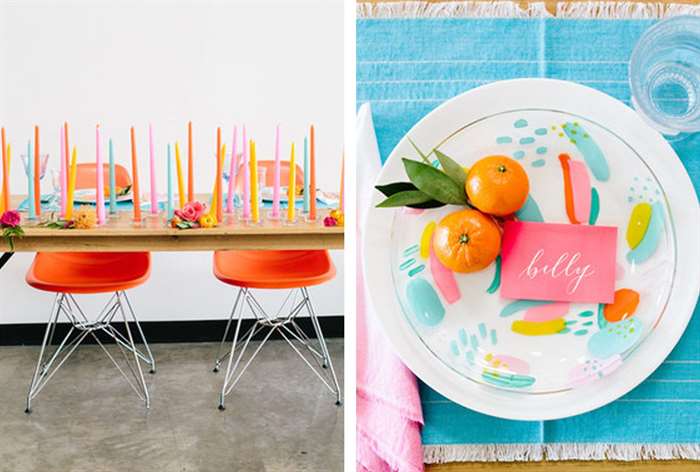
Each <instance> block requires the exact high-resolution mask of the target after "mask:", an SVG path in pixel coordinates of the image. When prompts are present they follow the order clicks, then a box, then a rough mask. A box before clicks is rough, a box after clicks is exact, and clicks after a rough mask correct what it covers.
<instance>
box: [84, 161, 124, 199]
mask: <svg viewBox="0 0 700 472" xmlns="http://www.w3.org/2000/svg"><path fill="white" fill-rule="evenodd" d="M102 167H103V172H102V175H103V176H104V183H105V193H106V192H108V191H109V164H102ZM96 180H97V165H96V164H90V163H86V164H78V165H77V166H76V172H75V188H76V189H84V188H95V182H96ZM114 183H115V184H116V186H117V187H121V188H124V187H129V186H130V185H131V176H130V175H129V171H128V170H126V168H125V167H124V166H122V165H119V164H115V165H114Z"/></svg>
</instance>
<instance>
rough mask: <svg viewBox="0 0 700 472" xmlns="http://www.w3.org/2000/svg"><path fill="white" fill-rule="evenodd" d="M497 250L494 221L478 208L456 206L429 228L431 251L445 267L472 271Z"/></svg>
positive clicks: (491, 258)
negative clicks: (432, 229) (456, 209)
mask: <svg viewBox="0 0 700 472" xmlns="http://www.w3.org/2000/svg"><path fill="white" fill-rule="evenodd" d="M500 250H501V232H500V230H499V229H498V225H497V224H496V223H495V222H494V221H493V220H492V219H491V218H490V217H488V216H486V215H484V214H483V213H481V212H480V211H477V210H472V209H467V210H459V211H455V212H453V213H450V214H449V215H447V216H445V217H444V218H443V219H442V220H440V222H439V223H438V224H437V226H436V227H435V231H434V232H433V251H435V255H436V256H437V258H438V259H439V260H440V262H442V264H443V265H444V266H445V267H447V268H448V269H450V270H452V271H454V272H474V271H477V270H481V269H483V268H485V267H487V266H488V265H489V264H491V263H492V262H493V261H494V260H495V259H496V256H498V253H499V252H500Z"/></svg>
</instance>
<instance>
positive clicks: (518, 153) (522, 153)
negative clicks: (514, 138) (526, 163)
mask: <svg viewBox="0 0 700 472" xmlns="http://www.w3.org/2000/svg"><path fill="white" fill-rule="evenodd" d="M513 157H514V158H516V159H522V158H523V157H525V151H515V152H514V153H513Z"/></svg>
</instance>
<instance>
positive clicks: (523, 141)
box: [520, 136, 535, 144]
mask: <svg viewBox="0 0 700 472" xmlns="http://www.w3.org/2000/svg"><path fill="white" fill-rule="evenodd" d="M534 142H535V138H532V137H529V136H528V137H527V138H520V144H532V143H534Z"/></svg>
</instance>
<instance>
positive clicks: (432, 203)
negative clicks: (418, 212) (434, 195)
mask: <svg viewBox="0 0 700 472" xmlns="http://www.w3.org/2000/svg"><path fill="white" fill-rule="evenodd" d="M406 206H407V207H409V208H420V209H422V210H425V209H429V208H440V207H444V206H445V204H444V203H442V202H438V201H437V200H433V199H430V201H427V202H425V203H416V204H414V205H406Z"/></svg>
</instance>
